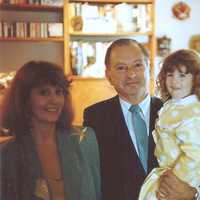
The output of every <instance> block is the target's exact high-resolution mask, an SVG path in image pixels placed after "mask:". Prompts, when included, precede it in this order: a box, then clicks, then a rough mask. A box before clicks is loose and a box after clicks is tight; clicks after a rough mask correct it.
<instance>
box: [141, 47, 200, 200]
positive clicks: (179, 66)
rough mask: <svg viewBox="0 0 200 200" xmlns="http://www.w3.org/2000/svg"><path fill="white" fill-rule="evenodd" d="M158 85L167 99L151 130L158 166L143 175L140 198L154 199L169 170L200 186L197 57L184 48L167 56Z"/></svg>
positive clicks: (199, 75)
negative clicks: (163, 176)
mask: <svg viewBox="0 0 200 200" xmlns="http://www.w3.org/2000/svg"><path fill="white" fill-rule="evenodd" d="M158 86H159V88H160V92H161V97H162V98H163V100H164V101H166V102H165V104H164V106H163V108H162V109H161V110H160V111H159V118H158V120H157V123H156V126H155V130H154V132H153V137H154V141H155V144H156V148H155V156H156V157H157V160H158V163H159V166H160V167H158V168H155V169H153V170H152V172H151V173H150V174H149V175H148V177H147V178H146V180H145V182H144V184H143V186H142V188H141V191H140V195H139V200H155V199H157V197H156V192H157V190H158V186H159V179H160V176H161V175H162V174H163V173H164V172H165V171H166V170H168V169H171V170H172V172H173V173H174V174H175V175H176V176H177V177H178V178H179V179H181V180H182V181H184V182H186V183H188V184H189V185H190V186H192V187H198V186H199V185H200V102H199V99H200V56H199V55H198V54H197V53H196V52H194V51H192V50H186V49H183V50H178V51H176V52H174V53H172V54H171V55H169V56H168V57H167V58H166V59H165V60H164V63H163V66H162V69H161V71H160V73H159V76H158ZM165 198H167V196H165Z"/></svg>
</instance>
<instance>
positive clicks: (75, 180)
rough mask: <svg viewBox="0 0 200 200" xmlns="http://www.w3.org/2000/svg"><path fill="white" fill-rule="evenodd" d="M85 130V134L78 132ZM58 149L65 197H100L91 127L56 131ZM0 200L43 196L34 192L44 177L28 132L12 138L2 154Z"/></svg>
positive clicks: (89, 199) (77, 199)
mask: <svg viewBox="0 0 200 200" xmlns="http://www.w3.org/2000/svg"><path fill="white" fill-rule="evenodd" d="M81 132H84V137H81V135H80V133H81ZM57 143H58V151H59V155H60V161H61V170H62V174H63V182H64V189H65V199H66V200H100V195H101V194H100V193H101V192H100V166H99V151H98V144H97V141H96V137H95V134H94V131H93V130H92V129H91V128H87V129H86V128H84V129H82V128H78V127H76V128H72V129H70V130H66V131H64V132H62V133H59V134H58V137H57ZM1 156H2V157H1V163H0V164H1V165H0V167H1V170H0V172H1V179H0V187H1V190H0V191H1V194H0V200H42V199H41V198H39V197H38V195H35V189H36V182H37V180H38V178H41V177H43V175H42V169H41V166H40V162H39V158H38V155H37V153H36V150H35V147H34V143H33V140H32V137H31V136H30V134H27V135H25V136H23V138H22V139H21V140H20V142H17V141H13V142H11V143H9V144H8V145H7V146H6V147H4V148H3V150H2V154H1Z"/></svg>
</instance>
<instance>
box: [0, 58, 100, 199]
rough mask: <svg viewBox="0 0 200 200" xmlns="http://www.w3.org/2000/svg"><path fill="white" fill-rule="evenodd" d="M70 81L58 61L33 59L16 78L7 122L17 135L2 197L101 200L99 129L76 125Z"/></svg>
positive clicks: (8, 150)
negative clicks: (36, 60)
mask: <svg viewBox="0 0 200 200" xmlns="http://www.w3.org/2000/svg"><path fill="white" fill-rule="evenodd" d="M68 90H69V82H68V81H67V79H66V77H65V75H64V72H63V70H62V69H61V68H60V67H59V66H57V65H55V64H52V63H49V62H44V61H39V62H35V61H31V62H28V63H26V64H25V65H24V66H22V68H21V69H19V71H18V72H17V74H16V76H15V77H14V79H13V81H12V83H11V86H10V89H9V91H8V93H7V96H6V98H5V100H4V106H3V107H4V110H3V111H2V116H1V126H2V127H4V128H6V129H8V130H9V131H10V133H12V134H13V135H14V136H15V141H13V142H10V143H9V144H8V145H7V146H6V147H5V148H4V149H3V153H2V192H1V193H2V196H1V200H11V199H12V200H98V199H99V198H100V175H99V154H98V147H97V142H96V138H95V135H94V132H93V130H92V129H91V128H88V127H72V125H71V122H72V110H71V104H70V99H69V91H68Z"/></svg>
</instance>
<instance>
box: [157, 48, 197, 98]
mask: <svg viewBox="0 0 200 200" xmlns="http://www.w3.org/2000/svg"><path fill="white" fill-rule="evenodd" d="M182 66H185V67H186V73H190V74H192V76H193V89H192V92H191V94H196V95H197V97H198V98H199V99H200V55H199V54H198V53H197V52H196V51H194V50H191V49H180V50H178V51H175V52H174V53H172V54H170V55H169V56H167V57H166V58H165V59H164V62H163V64H162V67H161V70H160V73H159V74H158V78H157V82H156V84H157V87H158V91H159V92H160V95H161V98H162V100H163V101H167V100H168V99H170V98H171V95H170V94H169V92H168V90H167V88H166V77H167V73H168V72H174V70H176V69H178V70H179V71H181V67H182Z"/></svg>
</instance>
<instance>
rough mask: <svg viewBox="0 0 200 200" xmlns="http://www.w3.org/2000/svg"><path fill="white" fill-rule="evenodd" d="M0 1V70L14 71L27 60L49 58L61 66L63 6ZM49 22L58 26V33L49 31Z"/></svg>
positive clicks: (11, 0)
mask: <svg viewBox="0 0 200 200" xmlns="http://www.w3.org/2000/svg"><path fill="white" fill-rule="evenodd" d="M0 2H1V3H0V52H1V54H0V70H1V72H9V71H14V70H17V69H18V68H19V67H20V66H22V65H23V64H24V63H25V62H27V61H29V60H49V61H52V62H56V63H58V64H60V65H62V66H63V65H64V54H63V51H64V37H63V35H64V34H63V32H64V31H63V6H61V5H55V4H54V5H50V4H49V5H48V4H39V3H37V2H36V1H32V3H31V1H30V0H27V1H25V0H1V1H0ZM28 2H30V3H28ZM33 2H35V3H33ZM52 24H53V25H54V24H57V26H59V27H60V28H59V32H60V33H59V35H58V33H53V31H52ZM50 28H51V30H50ZM50 31H51V32H50ZM52 34H55V36H54V35H52ZM56 34H57V35H56Z"/></svg>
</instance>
